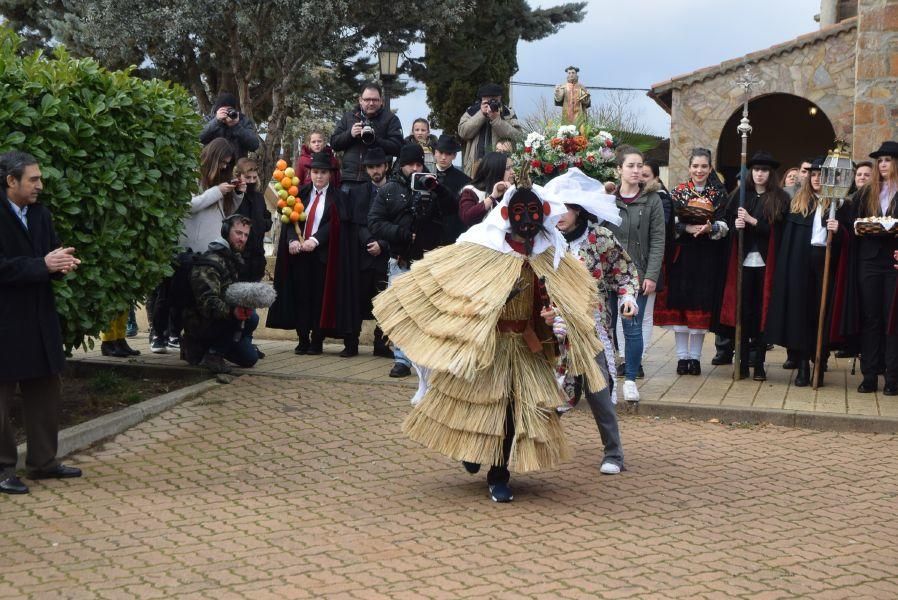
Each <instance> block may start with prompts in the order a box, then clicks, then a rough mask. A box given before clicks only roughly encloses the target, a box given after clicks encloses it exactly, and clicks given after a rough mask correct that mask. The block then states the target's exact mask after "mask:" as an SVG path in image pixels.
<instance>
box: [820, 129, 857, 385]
mask: <svg viewBox="0 0 898 600" xmlns="http://www.w3.org/2000/svg"><path fill="white" fill-rule="evenodd" d="M852 182H854V163H852V162H851V153H850V152H849V147H848V143H847V142H844V141H842V140H836V147H835V148H833V149H832V150H830V151H829V152H828V153H827V154H826V160H824V161H823V166H822V167H821V169H820V183H821V186H820V187H821V189H820V200H821V202H823V201H826V200H828V201H829V218H830V219H835V218H836V202H837V201H839V200H841V199H842V198H845V197H846V196H847V195H848V190H849V189H850V188H851V184H852ZM832 241H833V232H832V231H829V230H827V232H826V257H825V258H824V259H823V293H822V294H821V296H820V314H819V315H818V316H817V348H816V353H815V356H814V358H815V360H814V376H813V377H812V378H811V381H813V382H814V389H815V390H816V389H817V388H818V387H819V386H820V377H821V376H822V375H823V369H821V368H820V365H821V363H820V359H821V356H820V355H821V354H822V352H823V326H824V323H825V321H826V304H827V302H826V299H827V296H828V295H829V294H828V292H829V261H830V252H831V249H832Z"/></svg>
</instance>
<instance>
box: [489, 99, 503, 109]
mask: <svg viewBox="0 0 898 600" xmlns="http://www.w3.org/2000/svg"><path fill="white" fill-rule="evenodd" d="M489 105H490V110H491V111H493V112H499V107H500V106H502V104H501V103H500V102H499V101H498V100H496V99H495V98H494V99H492V100H490V101H489Z"/></svg>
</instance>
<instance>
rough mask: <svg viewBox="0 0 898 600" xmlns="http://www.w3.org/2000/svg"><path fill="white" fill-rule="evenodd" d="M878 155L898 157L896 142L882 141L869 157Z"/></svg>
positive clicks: (897, 144) (877, 156) (897, 143)
mask: <svg viewBox="0 0 898 600" xmlns="http://www.w3.org/2000/svg"><path fill="white" fill-rule="evenodd" d="M880 156H892V157H894V158H898V142H892V141H888V142H883V143H882V144H881V145H880V146H879V150H877V151H876V152H871V153H870V158H879V157H880Z"/></svg>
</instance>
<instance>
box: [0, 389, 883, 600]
mask: <svg viewBox="0 0 898 600" xmlns="http://www.w3.org/2000/svg"><path fill="white" fill-rule="evenodd" d="M409 395H410V390H409V389H408V387H405V386H398V385H365V384H358V383H349V382H334V381H323V380H307V379H306V380H303V379H300V380H291V381H288V380H285V379H282V378H272V377H242V378H239V379H238V380H236V381H235V382H234V383H232V384H230V385H227V386H222V387H220V388H216V389H214V390H212V391H210V392H209V393H207V394H205V395H203V396H201V397H199V398H196V399H194V400H191V401H188V402H187V403H185V404H182V405H180V406H179V407H177V408H175V409H172V410H170V411H168V412H166V413H163V414H162V415H160V416H158V417H156V418H153V419H151V420H149V421H147V422H144V423H142V424H140V425H138V426H137V427H134V428H132V429H130V430H128V431H127V432H125V433H123V434H121V435H119V436H117V437H115V438H113V439H112V440H110V441H109V442H107V443H106V444H105V445H103V446H102V447H98V448H95V449H92V450H90V451H86V452H84V453H81V454H78V455H75V456H73V457H72V458H71V459H70V462H71V463H72V464H77V465H78V466H81V467H82V468H84V470H85V477H84V478H82V479H80V480H69V481H47V482H31V485H32V493H31V494H30V495H28V496H2V497H0V514H2V515H3V517H4V518H3V519H0V535H2V539H3V540H4V543H3V545H2V547H0V561H2V563H3V565H4V567H3V569H2V575H0V597H3V598H7V597H34V598H41V599H43V598H129V597H140V598H172V597H177V598H215V599H216V600H225V599H230V598H291V597H297V598H300V597H322V596H326V597H356V598H376V597H391V598H419V597H439V598H452V597H459V598H465V597H472V598H474V597H476V598H522V597H533V598H595V597H603V598H640V599H642V598H721V599H723V598H758V599H761V598H769V599H774V598H794V597H802V596H804V597H814V598H852V599H854V598H889V599H892V598H895V597H898V568H896V565H898V550H896V546H895V539H896V537H898V521H896V519H895V507H896V505H898V437H895V436H883V435H873V434H854V433H852V434H846V433H831V432H814V431H806V430H799V429H785V428H779V427H773V426H767V427H754V428H738V427H736V428H732V427H726V426H723V425H719V424H712V423H704V422H688V421H672V420H657V419H650V418H646V417H636V416H625V417H623V418H622V421H621V427H622V433H623V439H624V444H625V451H626V457H627V466H628V468H629V470H628V471H627V472H625V473H623V474H621V475H619V476H601V475H599V474H598V468H597V467H598V461H599V456H600V445H599V439H598V435H597V433H596V430H595V425H594V424H593V422H592V419H591V416H590V415H589V414H588V413H586V412H582V411H580V410H578V411H574V413H573V414H571V415H569V416H566V417H565V424H566V428H567V430H568V432H569V435H570V437H571V440H572V442H573V444H572V445H573V446H574V448H575V451H576V455H575V457H574V458H573V459H572V460H571V461H570V462H568V463H566V464H564V465H563V466H561V467H560V468H558V469H555V470H552V471H547V472H544V473H539V474H530V475H521V476H513V478H512V484H513V487H514V491H515V496H516V498H515V501H514V502H513V503H512V504H508V505H499V504H495V503H492V502H490V501H489V500H488V498H487V495H486V486H485V483H484V476H483V474H480V475H476V476H471V475H468V474H467V473H465V472H464V470H463V469H462V468H461V466H460V465H458V464H454V463H452V462H450V461H448V460H447V459H444V458H443V457H441V456H439V455H437V454H435V453H433V452H430V451H427V450H424V449H421V448H420V447H418V446H417V445H415V444H413V443H412V442H410V441H409V440H407V439H406V438H405V437H404V436H403V435H402V434H401V432H400V430H399V429H400V423H401V420H402V418H403V416H404V415H405V414H406V413H407V412H408V408H409V406H408V398H409Z"/></svg>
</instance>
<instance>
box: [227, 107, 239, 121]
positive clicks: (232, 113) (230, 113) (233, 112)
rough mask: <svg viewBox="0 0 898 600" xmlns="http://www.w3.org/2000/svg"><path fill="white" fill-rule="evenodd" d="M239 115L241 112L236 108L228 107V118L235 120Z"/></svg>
mask: <svg viewBox="0 0 898 600" xmlns="http://www.w3.org/2000/svg"><path fill="white" fill-rule="evenodd" d="M239 116H240V113H239V112H237V110H236V109H234V108H229V109H228V118H229V119H231V120H232V121H233V120H234V119H236V118H237V117H239Z"/></svg>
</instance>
